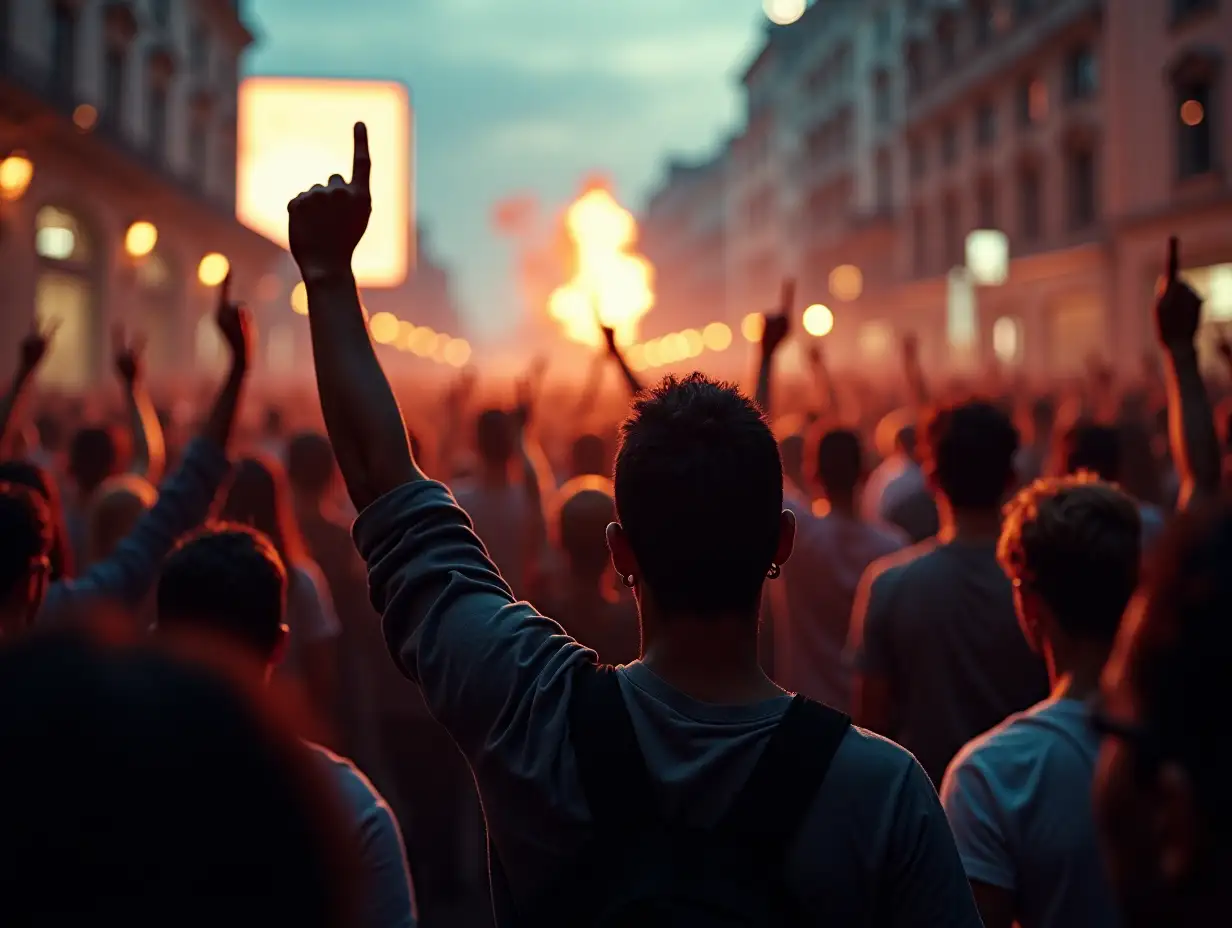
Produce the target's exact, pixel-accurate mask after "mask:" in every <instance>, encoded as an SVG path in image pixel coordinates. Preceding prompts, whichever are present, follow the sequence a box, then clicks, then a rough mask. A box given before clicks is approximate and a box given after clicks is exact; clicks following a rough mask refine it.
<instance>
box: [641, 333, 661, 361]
mask: <svg viewBox="0 0 1232 928" xmlns="http://www.w3.org/2000/svg"><path fill="white" fill-rule="evenodd" d="M642 356H643V357H644V358H645V361H646V366H647V367H658V366H659V365H660V364H662V363H663V355H662V353H661V352H660V351H659V340H658V339H657V338H652V339H651V340H650V341H648V342H646V344H644V345H642Z"/></svg>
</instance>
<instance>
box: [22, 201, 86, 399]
mask: <svg viewBox="0 0 1232 928" xmlns="http://www.w3.org/2000/svg"><path fill="white" fill-rule="evenodd" d="M34 250H35V252H36V254H37V255H38V257H39V263H40V268H39V272H38V279H37V282H36V284H35V293H34V311H35V316H36V318H37V319H38V320H39V323H40V324H41V325H45V326H46V325H54V326H56V327H57V330H56V336H55V338H54V339H53V340H52V343H51V349H50V351H49V352H48V354H47V358H46V360H45V361H44V362H43V366H42V368H41V369H40V372H41V376H42V378H43V380H44V381H45V382H47V383H50V384H54V385H56V386H61V387H65V388H68V389H77V388H80V387H83V386H85V384H87V383H88V382H89V380H90V375H91V373H92V364H91V361H92V358H93V355H94V353H95V352H94V351H93V349H92V345H93V344H94V342H95V341H96V338H95V336H96V334H97V333H95V331H94V329H95V325H94V323H95V320H94V313H93V308H94V305H95V303H96V300H95V288H96V286H97V280H96V274H95V267H94V264H93V259H94V257H95V256H96V254H97V245H96V243H95V241H94V239H93V238H92V236H91V235H90V234H89V232H88V231H87V230H86V227H85V224H84V223H82V222H81V221H80V220H79V219H78V218H77V216H76V215H75V214H74V213H72V212H71V211H69V210H67V209H65V208H63V207H60V206H53V205H47V206H43V207H42V208H40V209H39V211H38V212H37V213H35V216H34Z"/></svg>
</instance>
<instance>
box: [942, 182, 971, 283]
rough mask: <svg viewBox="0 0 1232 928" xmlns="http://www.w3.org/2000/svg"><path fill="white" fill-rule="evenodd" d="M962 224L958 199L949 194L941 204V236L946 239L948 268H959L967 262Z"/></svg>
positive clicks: (946, 262)
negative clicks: (964, 253) (964, 252)
mask: <svg viewBox="0 0 1232 928" xmlns="http://www.w3.org/2000/svg"><path fill="white" fill-rule="evenodd" d="M960 222H961V218H960V216H959V211H958V197H956V196H955V195H954V194H952V193H947V194H946V195H945V199H944V200H943V201H942V203H941V234H942V236H943V237H944V239H945V266H946V267H947V268H950V267H958V266H959V265H960V264H963V263H964V261H965V255H963V240H962V228H961V226H960Z"/></svg>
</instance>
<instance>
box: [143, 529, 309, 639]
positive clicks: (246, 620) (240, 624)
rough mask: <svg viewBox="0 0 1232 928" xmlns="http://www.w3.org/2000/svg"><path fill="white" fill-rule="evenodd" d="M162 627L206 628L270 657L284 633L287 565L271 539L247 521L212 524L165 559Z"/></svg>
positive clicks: (159, 604)
mask: <svg viewBox="0 0 1232 928" xmlns="http://www.w3.org/2000/svg"><path fill="white" fill-rule="evenodd" d="M156 598H157V607H158V625H159V627H160V628H165V629H172V628H185V627H190V628H194V629H200V630H204V631H210V632H214V633H217V634H220V635H222V636H225V637H226V638H227V640H229V641H233V642H235V643H238V644H242V645H245V646H247V647H248V648H249V649H250V650H252V651H255V652H256V654H257V656H259V657H260V658H261V659H262V660H269V659H270V658H271V657H272V656H273V654H274V650H275V648H276V647H277V645H278V642H279V641H280V640H281V639H282V624H283V620H284V617H285V615H286V598H287V570H286V567H285V566H284V565H283V563H282V558H281V557H279V556H278V552H277V551H276V550H275V548H274V545H273V543H272V542H271V541H270V540H269V539H268V538H267V537H265V536H264V535H262V534H261V533H260V532H258V531H256V530H255V529H252V528H249V527H248V526H246V525H227V524H221V525H213V526H209V527H207V528H205V529H203V530H201V531H200V532H198V533H196V534H195V535H190V536H188V537H187V538H185V539H184V540H183V541H181V542H180V543H179V544H177V545H176V546H175V549H174V550H173V551H172V552H171V553H170V554H168V555H167V558H166V560H165V561H163V569H162V573H161V575H160V576H159V579H158V591H157V596H156Z"/></svg>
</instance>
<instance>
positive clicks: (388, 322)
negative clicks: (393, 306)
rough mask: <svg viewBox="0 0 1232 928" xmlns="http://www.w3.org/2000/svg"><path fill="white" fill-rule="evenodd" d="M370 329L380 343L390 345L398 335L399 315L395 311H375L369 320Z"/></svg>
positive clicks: (373, 336) (373, 337) (374, 338)
mask: <svg viewBox="0 0 1232 928" xmlns="http://www.w3.org/2000/svg"><path fill="white" fill-rule="evenodd" d="M368 331H369V332H371V333H372V340H373V341H374V342H376V343H377V344H378V345H388V344H390V343H392V342H393V341H394V339H396V338H397V337H398V317H397V316H395V315H394V314H393V313H375V314H374V315H373V316H372V318H371V319H370V320H368Z"/></svg>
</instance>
